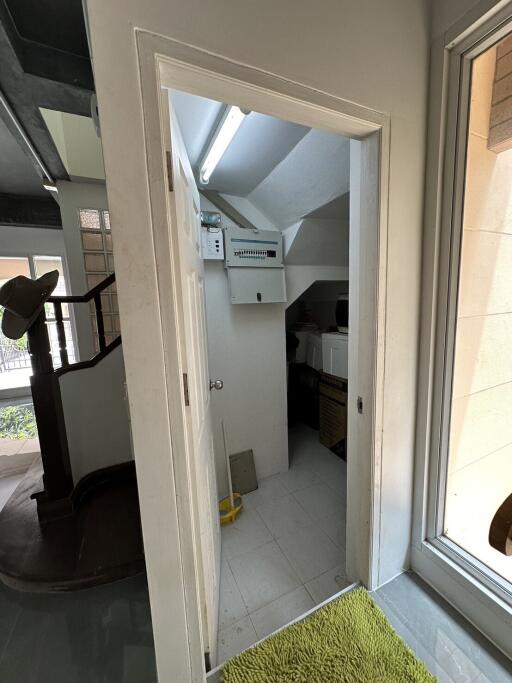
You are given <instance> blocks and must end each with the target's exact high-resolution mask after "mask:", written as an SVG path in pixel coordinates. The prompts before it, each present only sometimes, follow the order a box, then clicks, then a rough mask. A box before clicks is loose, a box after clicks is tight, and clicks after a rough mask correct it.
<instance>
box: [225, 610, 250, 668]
mask: <svg viewBox="0 0 512 683" xmlns="http://www.w3.org/2000/svg"><path fill="white" fill-rule="evenodd" d="M257 640H258V636H257V635H256V631H255V630H254V626H253V625H252V621H251V620H250V618H249V617H248V616H247V617H244V618H243V619H240V621H237V622H236V624H233V625H232V626H229V627H228V628H225V629H222V631H219V637H218V650H217V659H218V662H219V664H220V663H222V662H225V661H226V660H228V659H231V657H234V656H235V655H238V654H240V652H242V651H243V650H247V648H248V647H250V646H251V645H253V644H254V643H255V642H256V641H257Z"/></svg>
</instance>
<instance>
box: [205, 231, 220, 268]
mask: <svg viewBox="0 0 512 683" xmlns="http://www.w3.org/2000/svg"><path fill="white" fill-rule="evenodd" d="M201 231H202V235H201V255H202V257H203V259H204V260H205V261H223V260H224V235H223V234H222V229H221V228H204V227H203V228H201Z"/></svg>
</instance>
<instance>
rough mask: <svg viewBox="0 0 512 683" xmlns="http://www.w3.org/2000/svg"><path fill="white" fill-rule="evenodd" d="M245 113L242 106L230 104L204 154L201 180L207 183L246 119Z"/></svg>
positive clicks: (200, 172)
mask: <svg viewBox="0 0 512 683" xmlns="http://www.w3.org/2000/svg"><path fill="white" fill-rule="evenodd" d="M244 117H245V114H244V112H243V111H242V110H241V109H240V107H235V106H228V107H226V111H225V112H224V115H223V116H222V119H221V120H220V122H219V125H218V126H217V129H216V131H215V133H214V134H213V137H212V139H211V142H210V144H209V145H208V150H207V151H206V154H205V155H204V158H203V161H202V163H201V166H200V169H199V180H200V181H201V183H203V184H204V185H207V184H208V182H209V180H210V176H211V174H212V173H213V172H214V170H215V167H216V166H217V164H218V163H219V161H220V160H221V159H222V155H223V154H224V152H225V151H226V150H227V148H228V147H229V143H230V142H231V140H232V139H233V138H234V136H235V133H236V131H237V130H238V129H239V128H240V124H241V123H242V121H243V120H244Z"/></svg>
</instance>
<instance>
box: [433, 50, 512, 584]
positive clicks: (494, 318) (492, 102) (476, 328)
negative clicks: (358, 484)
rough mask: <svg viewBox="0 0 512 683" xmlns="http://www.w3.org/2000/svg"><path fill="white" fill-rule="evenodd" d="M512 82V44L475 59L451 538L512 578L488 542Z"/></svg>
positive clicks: (499, 449)
mask: <svg viewBox="0 0 512 683" xmlns="http://www.w3.org/2000/svg"><path fill="white" fill-rule="evenodd" d="M509 76H510V77H512V40H511V39H510V38H506V39H505V40H504V41H502V42H501V43H499V44H498V45H495V46H493V47H492V48H491V49H489V50H487V51H486V52H484V53H483V54H482V55H480V56H479V57H478V58H477V59H475V60H474V62H473V67H472V79H471V100H470V114H469V132H468V140H467V161H466V177H465V194H464V213H463V226H462V227H463V230H462V242H461V256H460V272H459V287H458V302H457V313H456V321H455V340H456V341H455V354H454V368H453V384H452V397H451V414H450V435H449V450H448V473H447V487H446V501H445V515H444V533H445V535H446V536H447V537H448V538H450V539H451V540H452V541H454V542H455V543H456V544H458V545H459V546H460V547H462V548H463V549H464V550H466V551H468V552H469V553H470V554H472V555H473V556H474V557H476V558H477V559H478V560H479V561H480V562H482V563H483V564H485V565H487V566H488V567H490V568H491V569H492V570H494V571H495V572H496V573H498V574H500V575H501V576H502V577H503V578H505V579H507V580H508V581H511V582H512V558H511V557H507V556H505V555H503V554H502V553H500V552H498V550H496V549H494V548H493V547H492V546H491V545H490V543H489V529H490V526H491V522H492V520H493V517H494V515H495V513H496V511H497V510H498V508H499V507H500V505H501V504H502V503H503V502H504V500H505V499H506V498H507V497H508V496H509V495H510V494H512V354H511V352H510V349H511V346H512V200H511V197H512V194H511V192H510V188H511V187H512V128H511V126H510V121H512V95H511V91H510V89H508V85H507V83H508V81H507V79H509V80H510V78H509ZM503 117H508V122H507V123H506V126H503V121H504V118H503Z"/></svg>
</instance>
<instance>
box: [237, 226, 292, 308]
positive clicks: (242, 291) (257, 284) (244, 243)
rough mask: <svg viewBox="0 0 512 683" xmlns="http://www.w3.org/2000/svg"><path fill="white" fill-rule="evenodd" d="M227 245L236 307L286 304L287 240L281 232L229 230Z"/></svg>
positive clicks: (244, 229) (243, 229)
mask: <svg viewBox="0 0 512 683" xmlns="http://www.w3.org/2000/svg"><path fill="white" fill-rule="evenodd" d="M224 246H225V253H226V269H227V272H228V281H229V292H230V297H231V303H233V304H258V303H262V304H263V303H267V304H268V303H284V302H285V301H286V283H285V275H284V265H283V238H282V235H281V233H280V232H278V231H277V230H276V231H274V230H249V229H246V228H236V227H228V228H226V230H225V235H224Z"/></svg>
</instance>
